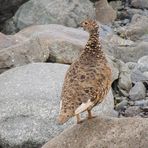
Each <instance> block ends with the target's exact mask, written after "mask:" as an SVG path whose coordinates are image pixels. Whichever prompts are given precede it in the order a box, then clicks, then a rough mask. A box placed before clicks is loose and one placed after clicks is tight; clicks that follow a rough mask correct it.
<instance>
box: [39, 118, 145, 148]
mask: <svg viewBox="0 0 148 148" xmlns="http://www.w3.org/2000/svg"><path fill="white" fill-rule="evenodd" d="M147 130H148V119H143V118H121V119H119V118H105V117H104V118H103V117H99V118H95V119H93V120H89V121H86V122H84V123H82V124H80V125H75V126H73V127H71V128H68V129H67V130H65V131H64V132H63V133H61V134H60V135H58V136H57V137H55V138H53V139H52V140H50V141H48V142H47V143H46V144H45V145H44V146H43V147H42V148H60V147H61V148H80V147H82V148H97V147H98V146H99V147H101V148H103V147H104V148H105V147H112V148H118V147H120V148H125V147H126V148H131V147H134V148H139V147H141V148H146V147H147V145H148V141H147V139H148V135H147ZM129 139H130V140H129Z"/></svg>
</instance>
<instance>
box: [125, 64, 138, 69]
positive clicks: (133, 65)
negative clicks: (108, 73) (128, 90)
mask: <svg viewBox="0 0 148 148" xmlns="http://www.w3.org/2000/svg"><path fill="white" fill-rule="evenodd" d="M126 65H127V66H128V68H129V69H130V70H133V69H134V68H135V67H136V65H137V63H135V62H127V63H126Z"/></svg>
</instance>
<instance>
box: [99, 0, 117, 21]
mask: <svg viewBox="0 0 148 148" xmlns="http://www.w3.org/2000/svg"><path fill="white" fill-rule="evenodd" d="M116 16H117V14H116V11H115V10H114V9H113V8H112V7H111V6H110V5H109V4H108V2H107V0H100V1H98V2H96V18H97V20H98V21H99V22H101V23H102V24H109V23H112V22H113V21H114V20H115V19H116Z"/></svg>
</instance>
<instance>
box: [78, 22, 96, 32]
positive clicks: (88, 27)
mask: <svg viewBox="0 0 148 148" xmlns="http://www.w3.org/2000/svg"><path fill="white" fill-rule="evenodd" d="M80 26H81V27H83V29H84V30H85V31H87V32H88V33H90V34H91V33H97V32H98V29H99V26H98V24H97V22H96V21H94V20H91V19H87V20H84V21H83V22H81V24H80Z"/></svg>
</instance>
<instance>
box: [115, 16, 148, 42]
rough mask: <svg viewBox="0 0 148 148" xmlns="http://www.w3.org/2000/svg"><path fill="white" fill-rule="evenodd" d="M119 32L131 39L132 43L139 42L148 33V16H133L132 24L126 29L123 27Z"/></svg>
mask: <svg viewBox="0 0 148 148" xmlns="http://www.w3.org/2000/svg"><path fill="white" fill-rule="evenodd" d="M118 32H119V33H120V35H121V36H122V37H125V38H128V39H131V40H132V41H137V40H139V39H140V38H141V37H142V36H143V35H145V34H147V32H148V17H147V15H146V16H145V15H139V14H135V15H133V17H132V20H131V23H130V24H129V25H127V26H125V27H121V28H120V29H119V30H118Z"/></svg>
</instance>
